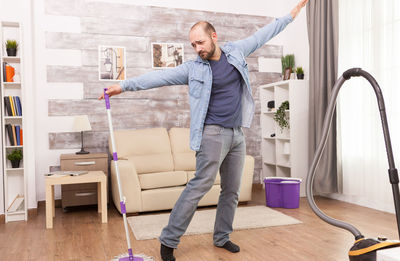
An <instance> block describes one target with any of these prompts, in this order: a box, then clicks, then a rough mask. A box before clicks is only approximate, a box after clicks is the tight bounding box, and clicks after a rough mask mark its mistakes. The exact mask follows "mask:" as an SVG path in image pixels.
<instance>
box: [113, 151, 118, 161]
mask: <svg viewBox="0 0 400 261" xmlns="http://www.w3.org/2000/svg"><path fill="white" fill-rule="evenodd" d="M113 160H114V161H117V160H118V156H117V153H116V152H114V153H113Z"/></svg>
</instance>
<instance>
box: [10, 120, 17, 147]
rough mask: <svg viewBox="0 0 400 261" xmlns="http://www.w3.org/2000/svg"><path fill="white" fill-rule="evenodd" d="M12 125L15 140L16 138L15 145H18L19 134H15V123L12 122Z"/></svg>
mask: <svg viewBox="0 0 400 261" xmlns="http://www.w3.org/2000/svg"><path fill="white" fill-rule="evenodd" d="M11 126H12V132H13V140H14V146H15V145H18V143H17V135H16V134H15V125H14V124H12V125H11Z"/></svg>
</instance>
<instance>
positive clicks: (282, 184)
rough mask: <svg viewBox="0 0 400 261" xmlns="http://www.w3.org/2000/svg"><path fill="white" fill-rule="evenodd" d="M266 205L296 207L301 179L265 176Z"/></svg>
mask: <svg viewBox="0 0 400 261" xmlns="http://www.w3.org/2000/svg"><path fill="white" fill-rule="evenodd" d="M264 183H265V199H266V205H267V206H268V207H271V208H298V207H299V200H300V183H301V179H295V178H292V179H290V178H265V179H264Z"/></svg>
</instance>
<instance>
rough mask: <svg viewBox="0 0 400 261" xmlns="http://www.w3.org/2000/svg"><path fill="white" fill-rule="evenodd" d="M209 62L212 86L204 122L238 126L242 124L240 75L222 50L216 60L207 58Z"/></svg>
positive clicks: (226, 126) (229, 126)
mask: <svg viewBox="0 0 400 261" xmlns="http://www.w3.org/2000/svg"><path fill="white" fill-rule="evenodd" d="M209 63H210V65H211V71H212V88H211V97H210V102H209V105H208V111H207V116H206V120H205V124H216V125H220V126H222V127H225V128H235V127H239V126H241V125H242V93H243V90H242V85H241V81H242V76H241V75H240V72H239V71H238V70H237V69H236V68H235V67H234V66H233V65H232V64H230V63H228V61H227V59H226V56H225V53H224V52H221V57H220V59H219V60H218V61H212V60H209Z"/></svg>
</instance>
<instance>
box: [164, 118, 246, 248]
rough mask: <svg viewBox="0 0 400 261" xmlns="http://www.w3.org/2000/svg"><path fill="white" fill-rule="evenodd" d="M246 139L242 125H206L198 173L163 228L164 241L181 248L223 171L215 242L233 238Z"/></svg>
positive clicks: (220, 242) (223, 242) (199, 152)
mask: <svg viewBox="0 0 400 261" xmlns="http://www.w3.org/2000/svg"><path fill="white" fill-rule="evenodd" d="M245 155H246V143H245V139H244V135H243V132H242V129H241V128H240V127H238V128H233V129H232V128H224V127H221V126H218V125H205V126H204V132H203V137H202V141H201V146H200V150H199V151H197V152H196V174H195V177H194V178H193V179H191V180H190V181H189V182H188V184H187V185H186V188H185V189H184V190H183V192H182V194H181V195H180V197H179V199H178V201H177V202H176V203H175V206H174V208H173V209H172V212H171V214H170V217H169V222H168V225H167V226H166V227H165V228H164V229H163V230H162V232H161V236H160V238H159V240H160V242H161V243H162V244H163V245H165V246H168V247H171V248H177V246H178V244H179V241H180V237H181V236H182V235H183V234H184V233H185V231H186V229H187V227H188V226H189V223H190V221H191V220H192V218H193V215H194V212H195V211H196V208H197V204H198V203H199V201H200V200H201V198H202V197H203V196H204V195H205V194H206V193H207V192H208V191H209V190H210V189H211V187H212V185H213V184H214V181H215V178H216V176H217V172H218V169H219V171H220V175H221V192H220V196H219V200H218V206H217V214H216V218H215V225H214V236H213V239H214V245H216V246H222V245H224V244H225V243H226V242H227V241H229V234H230V233H232V231H233V228H232V223H233V218H234V216H235V211H236V207H237V204H238V199H239V188H240V182H241V178H242V173H243V165H244V158H245Z"/></svg>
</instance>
